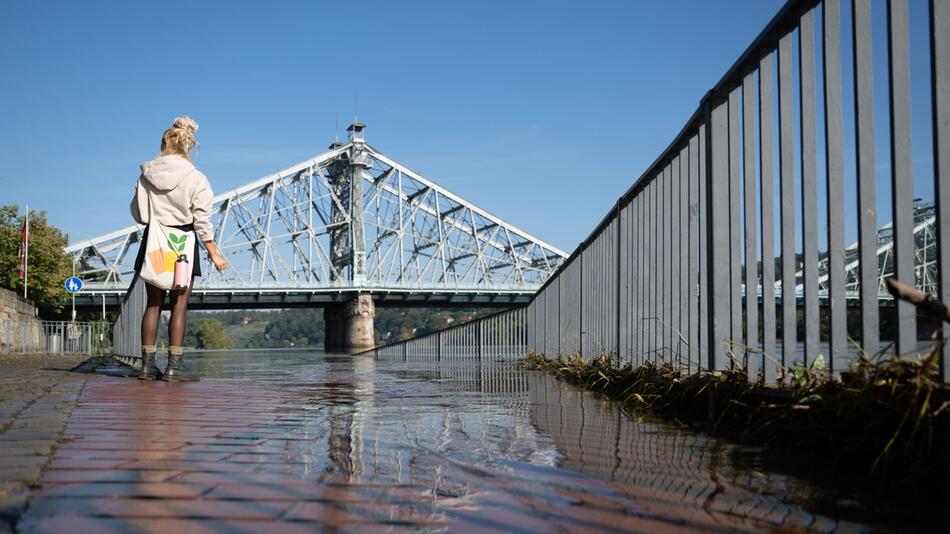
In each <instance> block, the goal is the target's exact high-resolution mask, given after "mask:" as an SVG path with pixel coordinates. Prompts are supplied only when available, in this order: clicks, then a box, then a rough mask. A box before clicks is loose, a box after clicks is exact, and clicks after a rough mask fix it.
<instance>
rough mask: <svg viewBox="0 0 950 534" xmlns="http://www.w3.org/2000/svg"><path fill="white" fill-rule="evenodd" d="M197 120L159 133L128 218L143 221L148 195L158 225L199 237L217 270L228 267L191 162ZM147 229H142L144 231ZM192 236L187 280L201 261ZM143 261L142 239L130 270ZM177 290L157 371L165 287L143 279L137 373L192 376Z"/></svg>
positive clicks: (173, 378) (185, 293)
mask: <svg viewBox="0 0 950 534" xmlns="http://www.w3.org/2000/svg"><path fill="white" fill-rule="evenodd" d="M197 130H198V123H197V122H195V121H194V120H192V119H191V118H190V117H187V116H183V117H178V118H177V119H175V122H174V124H172V127H171V128H169V129H167V130H165V133H164V134H163V135H162V153H161V154H160V155H159V156H158V157H157V158H155V159H153V160H152V161H148V162H145V163H143V164H142V166H141V169H142V174H141V175H140V176H139V180H138V183H137V184H136V186H135V197H134V198H133V199H132V206H131V209H132V217H134V218H135V220H136V221H137V222H138V223H139V224H148V223H149V220H148V217H149V201H150V200H149V199H151V202H152V203H153V204H152V206H151V212H152V214H153V215H154V217H155V220H157V221H158V222H160V223H161V224H163V225H165V226H168V227H172V228H177V229H178V230H181V231H183V232H196V233H197V237H198V239H200V240H201V241H204V244H205V249H207V250H208V254H209V256H210V257H211V261H212V262H214V266H215V267H216V268H217V269H218V270H219V271H222V270H224V269H226V268H227V267H228V261H227V260H226V259H224V256H222V255H221V252H220V251H219V250H218V247H217V245H215V243H214V233H213V232H212V230H211V199H212V198H213V197H214V194H213V193H212V192H211V185H210V184H209V183H208V179H207V178H206V177H205V175H204V174H202V173H201V171H199V170H198V169H196V168H195V166H194V165H192V164H191V157H190V154H191V149H192V148H194V147H195V145H197V144H198V141H197V139H195V131H197ZM147 232H148V230H147V229H146V234H147ZM198 239H196V240H195V250H194V254H193V255H192V256H191V258H190V259H191V263H192V264H193V265H194V268H193V272H192V282H194V277H195V276H201V262H200V261H199V260H198ZM144 260H145V246H144V243H143V244H142V245H141V246H139V254H138V257H137V258H136V259H135V270H136V272H138V271H139V270H140V269H141V268H142V263H143V261H144ZM193 285H194V284H193V283H192V284H189V286H188V289H185V290H182V291H171V292H170V293H171V320H170V321H169V324H168V366H167V367H166V368H165V372H164V373H160V372H159V370H158V367H156V365H155V338H156V337H157V335H158V318H159V315H160V314H161V307H162V304H163V303H164V302H165V290H163V289H161V288H158V287H155V286H153V285H151V284H149V283H148V282H146V283H145V288H146V291H147V293H148V305H147V307H146V308H145V315H144V316H143V317H142V367H141V369H139V370H138V375H139V378H141V379H143V380H154V379H155V378H159V377H160V378H162V379H163V380H167V381H170V382H179V381H192V380H197V379H198V378H197V377H196V376H194V375H191V374H188V373H187V372H185V369H184V361H183V356H182V347H181V343H182V340H183V339H184V337H185V314H186V313H187V312H188V298H189V297H190V296H191V287H192V286H193Z"/></svg>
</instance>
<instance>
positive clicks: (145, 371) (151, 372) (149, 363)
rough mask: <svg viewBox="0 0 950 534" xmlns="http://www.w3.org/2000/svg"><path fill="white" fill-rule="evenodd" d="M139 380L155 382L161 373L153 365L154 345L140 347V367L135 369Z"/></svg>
mask: <svg viewBox="0 0 950 534" xmlns="http://www.w3.org/2000/svg"><path fill="white" fill-rule="evenodd" d="M136 371H138V378H139V380H155V379H156V378H161V377H162V372H161V371H159V370H158V366H157V365H155V345H142V366H141V367H139V368H138V369H136Z"/></svg>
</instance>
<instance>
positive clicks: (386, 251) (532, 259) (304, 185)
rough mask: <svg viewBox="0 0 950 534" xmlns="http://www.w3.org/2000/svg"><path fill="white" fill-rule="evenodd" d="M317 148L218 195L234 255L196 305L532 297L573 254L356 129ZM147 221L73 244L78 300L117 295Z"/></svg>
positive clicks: (218, 221) (202, 286)
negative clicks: (361, 297)
mask: <svg viewBox="0 0 950 534" xmlns="http://www.w3.org/2000/svg"><path fill="white" fill-rule="evenodd" d="M347 131H348V132H349V139H348V141H347V142H346V143H339V142H337V143H334V144H333V145H331V146H330V149H329V150H328V151H327V152H324V153H323V154H320V155H319V156H316V157H314V158H312V159H309V160H306V161H303V162H300V163H298V164H296V165H293V166H291V167H289V168H287V169H284V170H282V171H280V172H277V173H275V174H271V175H269V176H265V177H263V178H260V179H258V180H256V181H254V182H251V183H249V184H247V185H244V186H242V187H238V188H237V189H234V190H232V191H228V192H226V193H223V194H220V195H218V196H217V197H215V199H214V208H213V215H212V222H213V224H214V228H215V240H216V242H217V243H218V245H219V247H220V248H221V250H222V251H223V252H224V254H225V255H226V256H227V258H228V260H229V262H230V263H231V268H229V269H227V270H225V271H224V272H223V273H218V272H217V271H216V270H215V269H214V268H213V266H212V264H211V263H210V261H208V260H204V263H205V264H204V265H202V271H203V276H202V277H201V278H199V279H198V280H197V283H196V285H195V289H194V293H193V297H192V302H193V307H194V308H199V309H200V308H255V307H295V306H301V307H302V306H315V305H316V306H320V305H325V304H329V303H335V302H348V301H351V300H352V299H353V298H354V296H355V295H356V294H371V295H372V297H373V299H374V300H375V301H376V303H377V304H378V305H387V304H391V305H401V306H405V305H427V306H438V305H442V304H446V305H472V306H478V305H485V306H504V305H511V304H522V303H527V301H528V300H529V299H530V296H531V295H532V294H534V292H535V291H536V290H537V289H538V288H540V287H541V285H542V284H543V283H544V281H545V280H547V278H548V277H549V276H550V275H551V274H552V273H553V272H554V271H555V270H556V269H557V268H558V267H559V266H560V265H561V263H562V262H563V261H564V259H565V258H566V256H567V255H566V254H565V253H564V252H563V251H561V250H559V249H558V248H556V247H554V246H552V245H550V244H548V243H545V242H544V241H542V240H540V239H538V238H536V237H534V236H532V235H530V234H528V233H527V232H524V231H522V230H520V229H518V228H515V227H514V226H512V225H511V224H509V223H507V222H505V221H503V220H501V219H500V218H498V217H495V216H494V215H491V214H490V213H488V212H486V211H485V210H483V209H481V208H479V207H478V206H476V205H474V204H472V203H471V202H468V201H466V200H464V199H462V198H461V197H459V196H457V195H454V194H452V193H451V192H449V191H447V190H446V189H444V188H442V187H440V186H439V185H437V184H436V183H434V182H432V181H430V180H428V179H427V178H425V177H423V176H422V175H420V174H419V173H417V172H415V171H413V170H411V169H409V168H408V167H405V166H404V165H401V164H399V163H397V162H396V161H394V160H392V159H390V158H389V157H387V156H385V155H383V154H382V153H381V152H379V151H378V150H376V149H375V148H374V147H373V146H371V145H369V144H368V143H366V142H365V140H364V137H363V131H364V126H363V125H362V124H359V123H356V124H353V125H351V126H350V127H349V128H348V130H347ZM143 230H144V227H141V226H138V225H133V226H128V227H126V228H122V229H121V230H117V231H115V232H112V233H110V234H106V235H103V236H100V237H97V238H94V239H90V240H88V241H83V242H80V243H77V244H75V245H73V246H71V247H69V248H68V249H67V252H69V253H70V254H72V255H73V258H74V261H75V262H76V265H77V271H78V272H79V273H80V276H81V277H82V278H83V279H84V281H85V287H84V288H83V291H82V292H81V293H80V294H78V295H77V299H76V304H77V306H80V307H91V306H100V305H104V306H110V307H114V306H117V305H118V304H119V303H120V302H121V300H122V297H123V296H124V295H125V293H126V291H127V290H128V288H129V284H130V282H131V281H132V279H133V277H134V274H135V273H134V268H133V264H134V260H135V256H136V253H137V251H138V247H139V244H140V243H141V242H142V241H143Z"/></svg>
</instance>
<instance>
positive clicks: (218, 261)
mask: <svg viewBox="0 0 950 534" xmlns="http://www.w3.org/2000/svg"><path fill="white" fill-rule="evenodd" d="M211 261H213V262H214V267H215V269H217V270H218V271H219V272H220V271H223V270H225V269H227V268H228V260H226V259H225V258H224V256H222V255H221V254H212V255H211Z"/></svg>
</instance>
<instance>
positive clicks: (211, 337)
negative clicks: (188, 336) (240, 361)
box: [193, 318, 231, 349]
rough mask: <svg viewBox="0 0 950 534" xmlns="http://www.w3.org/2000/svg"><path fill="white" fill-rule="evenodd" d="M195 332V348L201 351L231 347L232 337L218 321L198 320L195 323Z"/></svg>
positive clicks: (210, 319) (209, 319)
mask: <svg viewBox="0 0 950 534" xmlns="http://www.w3.org/2000/svg"><path fill="white" fill-rule="evenodd" d="M193 331H194V334H195V347H197V348H199V349H226V348H228V347H230V346H231V337H230V336H228V334H227V333H226V332H225V331H224V326H223V325H222V324H221V321H219V320H217V319H212V318H201V319H198V320H197V321H195V323H194V327H193Z"/></svg>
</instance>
